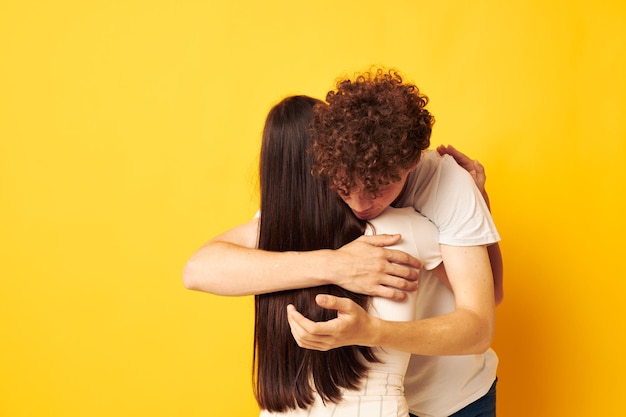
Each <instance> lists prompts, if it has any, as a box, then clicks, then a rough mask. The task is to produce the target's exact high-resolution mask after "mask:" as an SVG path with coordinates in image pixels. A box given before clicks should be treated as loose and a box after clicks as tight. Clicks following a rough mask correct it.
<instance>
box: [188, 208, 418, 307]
mask: <svg viewBox="0 0 626 417" xmlns="http://www.w3.org/2000/svg"><path fill="white" fill-rule="evenodd" d="M257 230H258V221H257V220H256V219H254V220H252V221H250V222H248V223H246V224H243V225H241V226H238V227H235V228H233V229H231V230H229V231H227V232H225V233H223V234H221V235H219V236H217V237H215V238H213V239H211V240H210V241H209V242H207V243H206V244H205V245H204V246H202V247H201V248H200V249H199V250H198V251H197V252H196V253H195V254H194V255H193V256H192V257H191V258H190V259H189V260H188V261H187V263H186V265H185V268H184V270H183V284H184V285H185V287H186V288H188V289H192V290H198V291H204V292H209V293H213V294H218V295H231V296H237V295H251V294H262V293H267V292H273V291H282V290H288V289H295V288H305V287H314V286H319V285H324V284H336V285H339V286H341V287H343V288H345V289H348V290H350V291H353V292H358V293H362V294H368V295H375V296H380V297H385V298H390V299H394V300H402V299H404V298H405V297H406V294H405V293H404V291H414V290H416V289H417V279H418V270H417V269H416V268H421V266H422V265H421V262H420V261H419V260H418V259H416V258H414V257H413V256H411V255H409V254H407V253H405V252H402V251H398V250H392V249H387V248H385V246H389V245H393V244H394V243H396V242H397V241H399V240H400V238H401V237H400V235H378V236H362V237H360V238H358V239H356V240H355V241H353V242H351V243H348V244H347V245H345V246H343V247H341V248H340V249H338V250H317V251H308V252H296V251H289V252H269V251H264V250H259V249H255V246H256V239H257Z"/></svg>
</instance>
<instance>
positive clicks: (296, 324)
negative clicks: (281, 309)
mask: <svg viewBox="0 0 626 417" xmlns="http://www.w3.org/2000/svg"><path fill="white" fill-rule="evenodd" d="M287 320H288V322H289V327H290V328H291V334H292V335H293V338H294V340H295V341H296V343H297V344H298V346H300V347H302V348H305V349H315V350H321V351H326V350H328V349H330V348H331V346H330V344H329V343H327V342H326V340H328V339H330V337H329V336H328V334H329V333H330V331H329V330H328V329H326V328H325V327H328V322H321V323H316V322H314V321H311V320H309V319H307V318H306V317H304V316H303V315H302V314H300V312H298V310H296V308H295V307H294V306H293V305H291V304H290V305H288V306H287Z"/></svg>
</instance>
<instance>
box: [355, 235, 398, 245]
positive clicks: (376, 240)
mask: <svg viewBox="0 0 626 417" xmlns="http://www.w3.org/2000/svg"><path fill="white" fill-rule="evenodd" d="M401 238H402V235H400V234H395V235H385V234H383V235H374V236H361V237H359V238H358V239H357V240H358V241H360V242H363V243H367V244H369V245H372V246H377V247H384V246H392V245H395V244H396V243H398V242H399V241H400V239H401Z"/></svg>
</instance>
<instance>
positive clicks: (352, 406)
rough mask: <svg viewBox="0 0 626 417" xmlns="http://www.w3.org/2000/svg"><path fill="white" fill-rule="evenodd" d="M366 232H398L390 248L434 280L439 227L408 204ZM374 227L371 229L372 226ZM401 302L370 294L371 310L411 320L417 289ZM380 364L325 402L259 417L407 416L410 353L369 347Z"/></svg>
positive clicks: (423, 276) (373, 223) (438, 255)
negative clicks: (413, 261) (414, 261)
mask: <svg viewBox="0 0 626 417" xmlns="http://www.w3.org/2000/svg"><path fill="white" fill-rule="evenodd" d="M370 223H371V226H372V227H371V228H368V231H367V234H374V233H375V234H384V233H401V234H402V236H403V238H402V240H401V241H400V242H399V243H398V244H396V245H394V246H393V247H392V248H393V249H399V250H403V251H405V252H407V253H409V254H411V255H413V256H415V257H417V258H419V259H420V260H421V261H422V262H423V263H424V269H422V271H421V272H420V279H421V280H422V279H436V278H435V277H434V276H431V275H433V274H432V272H430V271H429V270H431V269H433V268H435V267H436V266H437V265H439V263H441V253H440V251H439V243H438V231H437V228H436V227H435V226H434V225H433V224H432V223H431V222H430V221H429V220H428V219H427V218H425V217H424V216H422V215H420V214H419V213H417V212H415V211H414V210H413V209H412V208H401V209H396V208H388V209H386V210H385V211H384V212H383V213H382V214H381V215H380V216H378V217H377V218H375V219H373V220H371V221H370ZM372 228H373V230H372ZM407 295H408V297H406V299H405V300H404V301H392V300H388V299H385V298H380V297H372V298H371V302H370V306H369V308H368V310H369V312H370V313H371V314H372V315H374V316H377V317H380V318H382V319H384V320H390V321H409V320H414V319H415V311H416V299H417V294H416V293H415V292H412V293H408V294H407ZM373 351H374V353H375V355H376V357H377V359H379V361H380V362H378V363H370V364H369V370H368V371H367V373H366V376H365V377H364V378H363V379H362V380H361V383H360V385H359V388H358V389H356V390H344V391H343V396H342V400H341V401H340V402H339V403H337V404H334V403H329V402H327V403H326V404H324V402H323V401H322V400H321V398H320V397H319V396H317V395H316V398H315V402H314V404H313V405H312V406H310V407H308V408H307V409H297V410H292V411H289V412H285V413H269V412H267V411H262V412H261V417H268V416H283V417H286V416H289V417H305V416H306V417H330V416H332V417H347V416H350V417H352V416H359V417H370V416H371V417H406V416H408V406H407V403H406V399H405V397H404V387H403V382H404V374H405V372H406V369H407V366H408V363H409V358H410V354H409V353H406V352H400V351H397V350H393V349H388V348H384V347H377V348H374V349H373Z"/></svg>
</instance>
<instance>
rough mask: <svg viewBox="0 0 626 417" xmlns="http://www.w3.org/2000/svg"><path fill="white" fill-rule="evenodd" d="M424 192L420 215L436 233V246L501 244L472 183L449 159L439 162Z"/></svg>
mask: <svg viewBox="0 0 626 417" xmlns="http://www.w3.org/2000/svg"><path fill="white" fill-rule="evenodd" d="M426 192H427V195H426V196H421V198H422V202H423V206H422V213H424V215H426V216H427V217H428V218H430V219H431V220H432V221H433V223H435V225H436V226H437V228H438V229H439V243H441V244H444V245H451V246H474V245H486V244H491V243H495V242H498V241H499V240H500V236H499V234H498V231H497V229H496V226H495V224H494V222H493V219H492V217H491V213H490V212H489V209H488V208H487V205H486V203H485V200H484V199H483V197H482V195H481V194H480V191H479V190H478V188H477V187H476V184H475V183H474V179H473V178H472V177H471V175H470V174H469V173H468V172H467V171H466V170H465V169H463V168H462V167H460V166H459V165H458V164H457V163H456V161H455V160H454V159H453V158H452V157H450V156H448V155H445V156H444V157H443V158H442V160H441V164H440V166H439V169H438V170H437V173H436V175H434V176H433V178H432V179H431V184H429V186H428V187H427V189H426Z"/></svg>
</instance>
